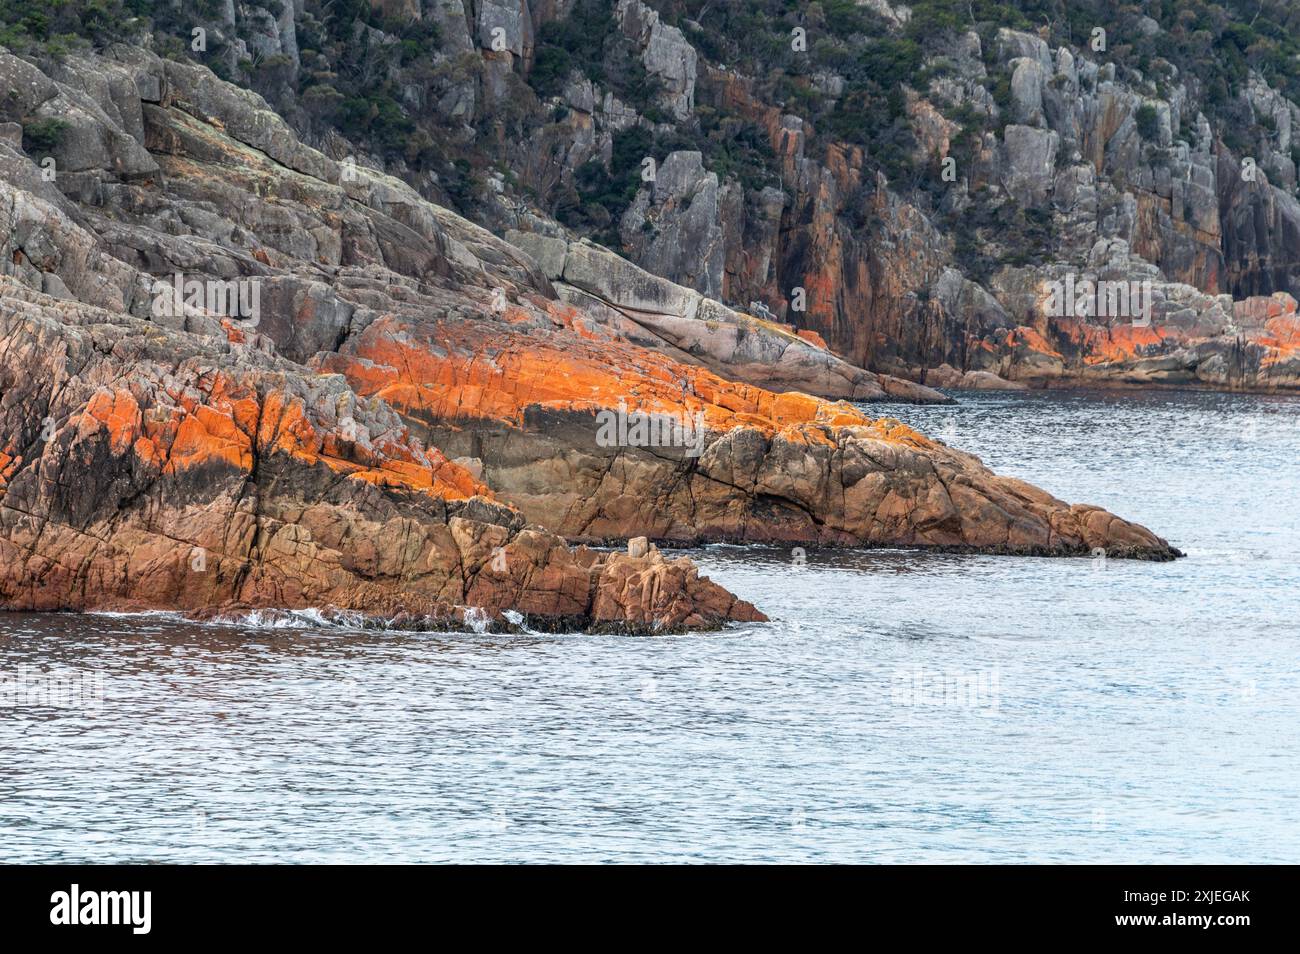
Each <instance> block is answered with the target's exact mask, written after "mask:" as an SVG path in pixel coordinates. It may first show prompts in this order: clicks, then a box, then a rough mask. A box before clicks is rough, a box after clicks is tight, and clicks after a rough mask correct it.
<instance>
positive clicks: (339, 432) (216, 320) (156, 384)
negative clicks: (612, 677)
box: [0, 51, 1175, 632]
mask: <svg viewBox="0 0 1300 954" xmlns="http://www.w3.org/2000/svg"><path fill="white" fill-rule="evenodd" d="M120 56H121V58H120V59H114V60H111V61H105V63H106V65H105V67H104V68H105V69H106V70H121V71H124V72H125V73H126V74H127V75H128V76H130V77H132V78H133V88H135V89H137V90H141V91H144V93H142V94H141V95H142V96H143V95H148V96H150V97H151V100H150V101H146V102H143V103H142V104H141V109H140V118H141V127H140V128H139V129H138V130H136V135H138V138H135V137H133V141H134V142H136V143H137V145H139V146H141V147H142V148H144V149H146V151H147V155H148V158H149V161H150V162H151V163H153V164H154V166H155V167H156V171H153V172H150V173H148V174H147V175H140V174H137V173H136V172H131V173H129V174H122V173H121V172H119V171H118V170H117V169H116V167H114V166H113V165H112V164H109V165H107V166H101V167H93V168H90V169H88V170H86V171H83V172H82V173H80V178H78V179H77V180H76V190H75V195H64V194H61V193H60V192H59V191H57V190H56V189H54V188H53V187H52V186H50V185H49V184H42V183H41V180H40V178H39V176H38V175H36V174H35V173H36V170H35V168H34V166H33V165H32V163H31V161H30V159H29V157H26V156H25V155H23V154H22V153H21V152H20V151H19V150H18V149H16V148H14V147H13V146H12V145H11V144H8V143H3V142H0V209H4V210H5V212H6V216H7V218H8V220H9V221H10V222H11V223H12V227H11V230H10V233H9V235H8V237H7V238H6V239H5V246H4V248H3V249H0V252H2V256H0V271H3V273H4V277H0V341H3V343H4V344H3V347H2V348H0V418H2V423H3V431H0V433H3V434H4V435H5V437H4V444H3V445H0V604H2V605H4V606H6V607H9V608H25V609H88V608H113V609H144V608H167V609H182V610H187V611H193V612H214V611H222V610H226V609H233V608H240V607H265V606H279V607H291V608H292V607H307V606H332V607H337V608H340V609H346V610H356V611H360V612H364V613H370V614H375V615H380V616H385V617H392V616H400V617H402V618H403V619H405V620H408V621H420V622H422V623H426V624H428V625H446V624H449V623H454V622H463V621H465V620H466V619H467V618H470V617H474V616H475V614H476V613H478V612H479V611H482V613H483V614H484V615H485V617H486V618H489V619H495V620H497V621H498V622H504V620H505V619H506V617H505V616H504V614H505V613H506V612H507V611H511V610H513V611H517V612H519V613H522V614H525V615H526V616H527V617H528V619H529V622H530V624H531V625H552V626H561V625H563V626H585V627H591V628H615V629H620V628H621V629H626V630H630V631H636V632H648V631H656V630H662V629H664V628H706V627H713V626H718V625H721V624H722V623H724V622H726V621H728V620H753V619H760V618H762V617H761V614H760V613H758V611H757V610H755V609H754V607H752V606H750V605H749V604H748V603H745V602H743V601H741V600H738V599H736V598H735V597H734V596H732V595H731V594H729V593H727V592H726V591H725V590H722V589H721V588H720V587H718V586H717V585H715V584H713V583H711V582H709V581H708V580H706V579H701V578H700V577H699V576H698V574H697V572H696V570H695V568H694V566H693V565H692V564H691V563H690V561H689V560H685V559H678V560H672V561H669V560H667V559H665V558H664V557H663V556H662V555H660V554H658V553H657V552H655V551H653V550H651V551H649V552H647V553H645V554H641V555H637V556H631V555H624V554H609V553H598V552H594V551H591V550H587V549H584V548H583V547H578V548H576V549H570V547H569V545H568V542H569V541H573V542H588V543H590V542H607V541H614V540H624V539H627V538H630V537H633V536H641V535H644V536H648V537H651V538H653V539H656V540H662V541H674V542H683V543H685V542H700V541H711V540H738V541H781V542H788V543H792V544H793V543H807V544H828V545H846V546H847V545H917V546H932V547H945V548H958V549H972V550H980V551H985V552H1006V553H1044V554H1073V553H1081V552H1087V551H1090V550H1093V549H1095V548H1099V547H1100V548H1105V549H1106V550H1107V551H1108V553H1110V554H1111V555H1113V556H1132V557H1143V558H1153V559H1164V558H1168V557H1171V556H1172V555H1173V554H1174V552H1175V551H1173V550H1172V549H1171V548H1170V547H1169V546H1168V545H1167V544H1165V542H1164V541H1162V540H1160V539H1159V538H1157V537H1155V536H1154V535H1153V534H1151V533H1150V532H1149V531H1146V530H1145V529H1143V528H1140V527H1136V526H1134V525H1132V524H1129V523H1127V522H1125V521H1123V520H1120V519H1119V518H1116V517H1114V516H1113V515H1111V514H1108V513H1106V512H1105V511H1102V510H1098V509H1096V508H1092V507H1081V506H1070V505H1067V504H1065V503H1063V502H1061V501H1058V500H1056V499H1054V498H1052V497H1050V496H1049V495H1047V494H1045V493H1043V492H1041V491H1039V490H1037V489H1035V488H1032V487H1029V486H1028V485H1025V484H1023V483H1021V482H1019V481H1014V480H1010V479H1007V478H1000V477H996V476H995V475H993V474H991V473H990V472H989V471H988V470H987V469H986V468H984V467H983V466H982V465H981V464H979V462H978V461H976V460H975V459H974V458H971V457H969V456H967V455H964V454H961V453H959V452H957V451H954V450H951V449H948V448H946V447H944V446H943V445H940V444H936V443H933V442H931V441H929V440H927V439H926V438H924V437H923V436H921V435H919V434H917V433H916V432H914V431H912V430H911V429H909V428H907V427H906V426H904V425H901V424H899V423H898V422H894V421H873V420H871V419H870V418H868V417H867V416H866V415H864V414H863V413H862V412H860V411H859V410H857V409H855V408H854V407H852V406H851V405H848V404H844V403H831V402H828V401H826V400H823V399H820V398H817V397H813V396H809V395H807V394H802V393H797V392H786V393H777V392H774V391H771V390H767V389H765V388H763V387H760V386H757V385H755V384H752V383H744V382H743V381H737V380H734V379H732V378H731V376H730V375H729V374H728V373H727V372H728V371H729V369H732V368H733V367H738V366H741V365H743V366H744V368H747V369H748V371H746V375H749V376H752V375H757V374H758V373H759V371H758V370H757V369H761V368H763V367H765V366H768V365H767V363H768V362H774V364H773V365H772V366H773V367H775V368H776V369H777V370H775V371H773V372H772V373H773V374H774V375H777V376H779V375H780V374H784V373H786V372H785V371H782V370H780V366H781V365H782V363H783V362H784V361H786V360H788V359H787V358H786V356H787V355H790V354H795V355H798V356H799V360H798V361H797V362H795V366H796V367H795V371H794V372H791V373H804V372H806V371H807V369H808V368H810V367H814V366H816V365H815V361H816V360H817V359H810V358H808V352H810V351H812V352H817V351H820V349H818V348H817V347H816V345H815V344H812V343H808V342H806V341H803V340H802V339H796V341H797V342H798V343H797V344H796V342H794V341H788V340H786V338H788V337H790V336H788V335H787V334H786V333H784V332H781V331H780V330H779V329H777V330H776V331H770V330H765V329H763V328H762V327H761V325H760V324H754V325H751V324H750V323H748V322H745V321H743V320H742V319H743V317H744V316H734V313H728V312H726V310H725V309H722V307H721V306H720V305H717V304H716V303H712V302H710V301H709V300H708V299H700V298H699V297H698V296H696V298H695V299H694V301H695V305H694V307H695V309H696V313H695V314H694V315H693V316H692V315H682V316H678V317H679V318H680V319H681V320H682V321H694V322H696V326H690V331H689V336H688V337H683V338H679V339H677V340H670V335H669V334H668V326H667V324H663V325H662V326H661V328H662V330H663V331H664V334H663V335H660V336H659V338H660V341H659V344H658V345H657V346H655V347H647V346H646V345H645V341H644V339H645V338H646V336H648V335H652V334H656V332H655V326H654V325H653V324H652V323H651V322H649V321H648V320H647V321H645V322H644V323H643V322H642V321H641V320H639V319H637V320H633V319H632V318H628V317H627V314H623V318H622V320H620V319H619V318H618V316H617V315H614V316H611V314H610V312H611V311H618V308H617V307H615V305H616V304H617V303H609V302H600V303H593V302H590V301H586V300H585V299H583V298H582V296H581V295H579V294H577V293H576V292H575V293H574V294H562V293H561V292H562V289H560V288H557V285H567V286H568V288H570V289H577V290H578V291H581V290H582V289H583V287H584V284H585V285H586V286H587V287H588V288H596V279H595V275H596V273H597V271H598V269H596V268H595V267H594V266H593V267H589V268H588V269H587V271H586V272H585V273H583V274H585V275H587V276H591V277H589V278H588V277H583V276H582V274H580V270H579V269H577V268H576V267H575V268H574V269H571V268H570V266H569V257H570V256H571V255H573V253H574V249H572V248H566V249H565V250H564V254H565V259H564V261H563V263H562V265H561V268H560V271H559V275H560V276H561V279H572V282H569V281H563V280H557V283H556V284H552V281H551V280H550V279H549V278H548V274H550V273H553V272H554V267H553V266H554V263H550V264H549V265H548V264H546V263H545V262H544V261H543V259H544V256H530V255H528V254H525V253H523V252H521V251H520V250H519V249H517V248H516V247H514V246H513V245H511V244H508V243H506V242H504V241H502V240H500V239H498V238H496V237H494V236H492V235H491V234H490V233H488V232H486V231H485V230H483V229H481V228H479V227H477V226H475V225H473V224H472V223H469V222H467V221H465V220H464V219H461V218H460V217H458V216H456V215H454V214H452V213H450V212H448V211H447V210H445V209H442V208H440V207H438V206H435V205H431V204H429V203H427V202H424V201H423V200H422V199H420V198H419V196H418V195H416V194H415V193H414V192H413V191H412V190H411V189H410V188H409V187H407V186H405V185H404V184H402V183H401V182H399V181H397V180H395V179H391V178H389V177H387V176H384V175H382V174H380V173H376V172H373V171H370V170H366V169H363V168H360V167H358V168H356V169H355V170H353V169H347V170H346V174H345V171H344V169H343V168H341V167H340V166H339V165H338V164H337V163H335V162H334V161H333V160H331V159H329V158H328V157H326V156H324V155H323V154H321V153H319V152H316V151H315V150H312V149H310V148H309V147H307V146H305V145H303V144H302V143H300V142H299V141H298V140H297V139H296V137H294V136H293V134H292V132H291V131H289V129H288V128H287V126H285V125H284V124H283V122H281V121H280V120H279V119H278V117H276V116H275V114H274V113H272V112H270V111H269V110H266V109H265V108H264V107H265V104H260V105H259V104H258V101H256V98H255V97H254V98H253V99H252V100H250V98H249V95H248V94H246V93H243V92H239V91H235V90H233V89H231V88H229V87H226V85H225V84H223V83H221V82H220V81H219V80H216V79H215V78H214V77H212V76H211V75H210V74H206V73H205V71H196V70H195V68H194V67H188V66H180V65H177V64H171V63H166V64H165V63H163V62H161V61H158V60H155V59H152V58H150V57H148V56H147V55H144V54H141V53H140V52H139V51H120ZM98 62H99V61H97V60H88V61H86V62H85V63H84V64H83V67H84V68H83V69H80V70H69V71H68V73H67V75H69V76H75V75H93V74H94V66H95V64H96V63H98ZM61 82H62V81H61ZM99 121H101V122H106V123H112V122H114V120H112V118H111V117H109V116H108V115H107V114H105V116H104V117H103V118H102V119H101V120H99ZM123 134H124V135H132V134H131V133H130V132H128V131H124V132H123ZM104 141H113V140H112V139H111V137H105V140H104ZM58 184H59V185H60V186H62V185H63V183H62V182H60V183H58ZM584 248H585V247H584ZM582 254H583V255H588V254H589V253H588V252H587V251H583V252H582ZM590 255H591V256H597V257H596V258H595V259H594V260H595V261H597V262H599V261H601V260H602V259H601V258H599V256H601V255H608V253H599V252H591V253H590ZM609 260H610V261H614V262H616V261H617V259H614V258H613V257H612V256H610V259H609ZM590 261H591V259H590V258H589V259H588V264H589V265H590ZM178 272H179V273H183V274H184V275H185V276H186V277H187V278H198V279H203V280H208V279H211V280H218V279H219V280H223V281H225V280H248V281H257V282H258V283H259V285H258V287H259V289H260V291H261V314H260V315H259V316H256V317H255V318H253V319H241V320H234V319H231V318H227V317H223V316H221V315H218V314H215V313H213V312H211V311H210V310H207V309H206V308H205V307H199V306H196V305H193V304H187V305H185V306H184V307H182V308H179V309H176V310H175V313H174V314H172V313H167V312H166V311H160V310H159V309H158V308H157V307H156V304H157V301H158V289H157V288H156V286H155V285H154V281H155V279H157V278H168V279H170V278H171V277H172V276H173V275H174V274H175V273H178ZM674 287H675V286H674ZM662 290H663V289H662V288H661V289H660V291H662ZM587 294H591V292H587ZM620 295H622V293H618V294H617V295H614V297H619V296H620ZM622 307H623V308H625V309H627V311H628V312H631V311H634V310H635V309H634V308H633V307H632V305H631V304H630V303H629V302H628V301H624V302H623V303H622ZM701 310H703V311H704V313H705V314H706V315H716V318H714V317H707V318H706V317H701V316H700V315H699V312H700V311H701ZM620 314H622V313H620ZM663 314H664V315H666V314H669V312H664V313H663ZM661 317H662V315H661ZM656 320H659V319H656ZM710 322H712V323H714V324H715V325H716V326H717V327H718V328H720V329H722V331H721V335H722V336H723V341H724V345H720V346H718V347H716V348H715V347H713V344H714V343H713V342H712V341H711V340H710V339H709V338H708V337H707V336H702V335H701V333H700V332H699V330H698V329H699V328H708V327H710ZM742 332H743V334H742ZM777 337H779V338H781V341H782V344H781V346H780V347H776V348H769V347H768V346H767V345H766V344H764V342H766V341H768V340H769V339H774V338H777ZM742 339H749V340H751V341H757V342H758V344H757V345H752V344H744V343H741V344H737V342H741V341H742ZM686 340H690V341H692V342H694V344H695V345H698V346H699V347H698V348H694V347H689V348H686V347H683V346H682V342H683V341H686ZM711 349H712V350H711ZM805 349H807V350H805ZM696 350H698V351H700V352H701V354H698V355H697V354H695V353H693V352H694V351H696ZM821 353H823V354H824V352H821ZM736 355H741V356H742V357H743V361H738V360H737V359H736V357H735V356H736ZM836 360H838V359H836ZM809 361H812V362H814V363H813V364H810V363H808V362H809ZM841 366H843V367H841ZM819 367H820V368H821V369H822V371H821V372H818V373H822V372H827V369H831V371H829V372H827V373H830V374H831V375H832V376H836V375H838V376H840V379H841V380H845V381H856V382H857V383H858V384H861V383H862V382H864V381H866V380H867V379H866V378H853V372H854V371H855V370H857V369H852V368H851V366H847V365H845V364H844V363H843V362H842V361H841V362H838V363H835V362H830V361H827V362H824V363H822V364H821V365H820V366H819ZM846 368H847V369H848V370H847V371H845V370H844V369H846ZM801 369H802V370H801ZM858 373H859V374H865V372H860V371H858ZM843 375H848V377H844V376H843ZM736 376H737V377H742V375H740V374H737V375H736ZM873 377H874V376H873ZM854 386H856V385H854ZM851 393H854V394H856V392H851ZM611 414H612V415H614V416H615V417H617V416H618V415H620V414H621V415H624V417H626V416H627V415H632V417H633V419H637V416H638V415H658V416H659V417H661V418H669V419H673V420H676V421H677V422H678V423H679V425H686V426H687V427H688V428H689V430H688V431H686V432H685V433H689V434H690V440H689V441H676V439H675V438H674V439H670V440H669V441H667V442H666V443H664V442H661V443H660V445H659V446H655V445H654V444H653V443H651V442H648V441H642V440H638V439H637V438H636V437H633V436H631V434H634V433H635V429H633V431H632V432H630V433H629V432H628V431H626V430H625V431H623V432H620V431H619V429H618V427H617V426H616V427H614V428H613V430H612V431H611V430H609V429H608V428H606V429H604V430H602V426H603V425H604V424H607V423H608V419H609V416H610V415H611ZM602 415H603V417H602ZM679 430H680V428H679ZM611 433H613V434H616V435H618V436H617V437H615V438H614V439H612V440H611V439H610V434H611ZM566 538H567V540H566Z"/></svg>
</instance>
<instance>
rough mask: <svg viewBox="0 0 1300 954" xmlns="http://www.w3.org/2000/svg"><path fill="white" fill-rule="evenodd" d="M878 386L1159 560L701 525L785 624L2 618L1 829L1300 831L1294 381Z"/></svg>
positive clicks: (1242, 839)
mask: <svg viewBox="0 0 1300 954" xmlns="http://www.w3.org/2000/svg"><path fill="white" fill-rule="evenodd" d="M961 399H962V403H961V404H960V405H958V406H955V407H951V406H934V407H915V406H910V405H901V404H900V405H887V406H881V405H870V406H867V409H868V411H869V412H870V413H872V414H875V415H880V414H892V415H894V416H897V417H899V418H900V419H902V420H904V421H906V422H908V423H911V424H914V425H915V426H917V427H918V428H920V429H921V430H922V431H924V432H925V433H928V434H933V435H936V436H938V437H940V438H941V439H945V440H948V441H949V442H950V443H952V444H954V445H955V446H958V447H961V448H963V449H966V450H971V451H973V452H975V453H977V454H979V455H980V456H982V457H983V458H984V460H985V462H986V463H987V464H989V465H990V466H991V467H993V468H995V469H997V470H998V471H999V472H1003V473H1007V474H1010V475H1014V476H1018V477H1022V478H1025V479H1027V480H1030V481H1031V482H1034V483H1036V484H1038V485H1040V486H1042V487H1044V488H1045V489H1047V490H1049V491H1051V492H1053V493H1055V494H1057V495H1059V496H1061V497H1063V498H1066V499H1070V500H1077V501H1080V502H1090V503H1096V504H1100V505H1102V506H1105V507H1108V508H1110V509H1112V510H1114V511H1115V512H1117V513H1121V514H1123V515H1124V516H1125V517H1129V518H1132V519H1134V520H1137V521H1139V522H1141V523H1143V524H1145V525H1147V526H1149V527H1151V528H1152V529H1153V530H1155V531H1156V532H1157V533H1159V534H1161V535H1162V536H1166V537H1167V538H1168V539H1169V540H1170V542H1171V543H1174V544H1176V545H1177V546H1179V547H1181V548H1182V549H1183V550H1185V551H1186V552H1187V554H1188V557H1187V559H1183V560H1178V561H1175V562H1172V563H1159V564H1157V563H1146V562H1130V561H1115V560H1111V561H1108V562H1106V563H1104V564H1103V563H1100V562H1099V561H1095V560H1092V559H1088V558H1080V559H1060V558H1057V559H1034V558H1009V557H972V556H958V555H951V554H947V555H946V554H924V553H908V552H902V551H883V550H882V551H874V552H861V551H852V552H828V551H817V550H809V551H807V553H806V561H807V562H806V565H805V566H804V567H802V568H800V567H798V566H796V564H795V560H794V558H793V556H792V553H791V551H789V550H784V549H776V548H735V547H724V546H719V547H709V548H704V549H702V550H698V551H693V553H694V555H695V556H697V558H698V559H699V560H700V561H701V563H702V564H703V569H704V571H705V572H706V573H708V574H710V575H712V576H713V577H714V578H715V579H717V580H718V581H719V582H720V583H722V584H723V585H725V586H727V587H729V588H731V589H732V590H733V591H735V592H736V593H738V594H739V595H740V596H742V597H744V598H746V599H750V600H752V601H754V602H755V603H757V604H758V605H759V607H760V608H761V609H763V610H764V611H766V612H767V613H768V614H769V615H770V616H772V617H773V619H774V620H775V622H773V623H771V624H767V625H756V626H749V627H743V628H736V629H733V630H730V631H727V632H725V633H719V634H708V635H698V636H683V637H665V638H657V639H644V638H635V637H621V636H578V635H528V636H494V635H487V634H472V633H467V634H403V633H383V632H353V631H349V630H346V629H331V628H324V627H321V626H319V625H316V624H315V623H313V621H312V620H311V619H304V620H300V621H299V625H298V626H297V627H296V628H295V627H293V626H287V625H286V626H281V627H279V628H270V627H267V626H252V625H246V626H202V625H198V624H194V623H190V622H185V621H180V620H175V619H168V618H166V617H164V616H145V617H113V616H35V615H9V616H4V615H0V652H3V654H4V656H3V658H4V660H5V670H4V671H5V673H6V674H10V673H13V672H14V671H15V670H16V669H17V668H18V667H21V666H26V667H27V668H28V669H29V670H33V671H35V670H41V669H43V668H44V669H50V670H64V671H66V670H74V671H86V670H90V671H94V672H97V673H102V675H103V704H102V707H101V708H99V709H84V710H83V709H75V710H68V709H56V708H53V707H19V708H10V709H4V710H0V751H3V753H4V758H3V759H0V834H2V835H3V837H2V838H0V859H3V860H6V861H53V860H63V861H80V860H86V861H109V860H124V861H129V860H193V861H273V860H284V861H323V860H349V861H360V860H410V861H434V860H443V859H455V860H482V861H491V860H561V859H567V860H609V861H635V860H673V859H678V860H711V861H725V860H754V861H780V860H790V861H797V860H819V861H831V860H839V861H1014V860H1044V861H1046V860H1059V861H1126V860H1131V861H1153V860H1164V861H1274V862H1282V861H1294V860H1295V859H1296V857H1297V856H1298V855H1300V826H1297V825H1296V824H1295V819H1296V818H1297V816H1298V815H1300V785H1298V784H1297V783H1298V782H1300V769H1298V768H1297V762H1296V759H1295V752H1296V751H1297V749H1298V748H1300V676H1298V675H1297V665H1296V659H1297V656H1298V650H1300V593H1298V592H1297V577H1300V573H1298V572H1297V557H1296V553H1297V549H1300V400H1297V399H1294V398H1284V397H1265V396H1249V395H1233V394H1221V393H1211V392H1173V391H1160V392H1123V393H1118V392H1087V391H1068V392H1059V393H1040V392H1032V393H1023V392H1009V393H975V394H965V395H961Z"/></svg>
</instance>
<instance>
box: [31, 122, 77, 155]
mask: <svg viewBox="0 0 1300 954" xmlns="http://www.w3.org/2000/svg"><path fill="white" fill-rule="evenodd" d="M67 129H68V123H67V121H66V120H62V119H37V120H34V121H32V122H30V123H24V124H23V148H24V149H25V150H26V151H27V152H28V153H48V152H51V151H53V150H54V149H57V148H58V146H59V143H61V142H62V141H63V134H64V133H65V132H67Z"/></svg>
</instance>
